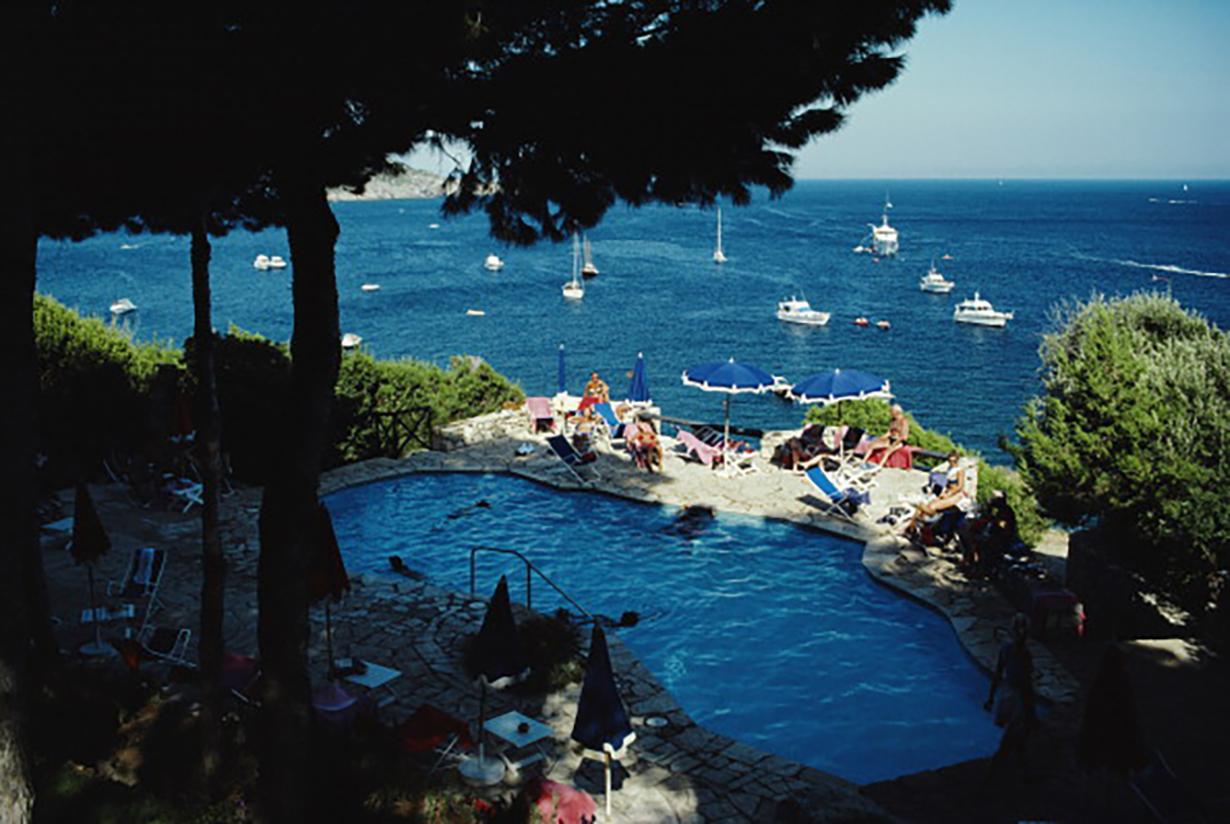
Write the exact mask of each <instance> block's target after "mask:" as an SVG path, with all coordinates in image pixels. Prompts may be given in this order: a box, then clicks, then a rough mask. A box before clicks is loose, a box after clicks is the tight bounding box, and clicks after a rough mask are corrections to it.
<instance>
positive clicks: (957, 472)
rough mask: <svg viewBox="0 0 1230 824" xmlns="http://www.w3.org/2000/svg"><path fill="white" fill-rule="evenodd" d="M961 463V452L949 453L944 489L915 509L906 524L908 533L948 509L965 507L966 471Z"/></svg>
mask: <svg viewBox="0 0 1230 824" xmlns="http://www.w3.org/2000/svg"><path fill="white" fill-rule="evenodd" d="M960 462H961V454H960V453H959V452H957V451H956V450H953V451H952V452H949V453H948V463H947V465H945V466H944V467H943V470H944V489H943V490H942V491H941V492H940V494H938V495H936V496H935V497H934V498H932V499H931V500H930V501H927V502H926V503H924V504H919V505H917V506H916V507H915V512H914V517H913V518H910V521H909V523H908V524H906V528H905V531H906V532H907V533H910V532H912V531H913V530H914V529H916V528H917V527H918V524H919V522H920V521H922V520H924V519H926V518H930V517H931V516H933V515H938V514H939V513H941V512H943V511H944V510H946V509H952V508H953V507H954V506H959V507H962V508H964V507H965V504H966V495H965V469H964V468H963V467H961V466H960Z"/></svg>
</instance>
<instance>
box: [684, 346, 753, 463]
mask: <svg viewBox="0 0 1230 824" xmlns="http://www.w3.org/2000/svg"><path fill="white" fill-rule="evenodd" d="M683 385H684V386H695V387H696V388H697V389H703V390H704V391H706V392H722V393H725V395H726V398H725V401H724V403H723V405H724V406H725V410H726V429H725V433H724V434H725V440H724V442H723V444H722V448H723V451H726V450H727V449H729V446H730V396H731V395H738V394H741V393H750V394H755V395H758V394H760V393H761V392H764V391H766V390H768V389H770V388H772V386H773V376H772V375H770V374H769V373H768V372H766V371H764V370H763V369H761V368H760V367H759V366H753V365H752V364H750V363H738V362H737V361H736V360H735V359H734V358H730V359H729V360H724V361H712V362H710V363H702V364H700V365H699V366H693V367H691V368H689V369H685V370H684V372H683ZM723 461H724V464H725V465H726V466H730V461H729V460H727V459H726V458H725V457H724V458H723Z"/></svg>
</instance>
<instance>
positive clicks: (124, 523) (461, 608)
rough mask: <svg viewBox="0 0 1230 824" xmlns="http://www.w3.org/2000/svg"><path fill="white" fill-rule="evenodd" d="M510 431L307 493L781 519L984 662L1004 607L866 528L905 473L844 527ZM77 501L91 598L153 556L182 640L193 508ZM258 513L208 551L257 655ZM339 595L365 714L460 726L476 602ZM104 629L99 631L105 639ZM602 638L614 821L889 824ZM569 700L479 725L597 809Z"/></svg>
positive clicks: (352, 474)
mask: <svg viewBox="0 0 1230 824" xmlns="http://www.w3.org/2000/svg"><path fill="white" fill-rule="evenodd" d="M525 424H526V421H525V417H524V415H523V414H522V413H513V412H506V413H497V414H495V415H491V416H485V417H484V418H479V419H473V420H470V421H465V422H461V423H459V424H455V425H453V426H451V427H448V428H446V429H445V430H443V431H442V432H440V433H439V434H438V437H437V446H438V447H439V448H438V449H436V450H433V451H428V452H420V453H416V454H414V455H412V456H410V457H408V458H406V459H404V460H387V459H378V460H372V461H366V462H363V463H360V464H353V465H350V466H346V467H342V468H339V469H337V470H334V471H332V472H329V473H326V474H325V476H324V477H323V478H322V484H321V487H322V489H321V492H322V494H328V493H329V492H332V491H336V490H338V489H341V488H344V487H347V486H351V485H355V484H360V483H367V482H372V481H376V480H380V479H384V478H390V477H396V476H399V475H405V474H408V473H414V472H460V471H468V472H507V473H510V474H515V475H518V476H521V477H526V478H530V479H532V480H535V481H538V482H541V483H546V484H550V485H551V486H553V487H556V488H559V489H561V490H577V491H580V490H586V491H588V492H590V493H593V492H598V493H607V494H615V495H621V496H624V497H628V498H634V499H638V500H643V501H652V502H658V503H663V504H673V505H685V504H704V505H708V506H711V507H713V508H715V509H718V510H721V511H726V512H740V513H747V514H754V515H762V516H765V517H771V518H779V519H784V520H790V521H794V522H797V523H800V524H804V525H807V526H811V527H816V528H820V529H824V530H827V531H830V532H834V533H837V534H840V535H843V536H845V537H849V538H854V539H857V540H863V541H865V542H866V545H867V548H866V552H865V555H864V564H865V566H866V568H867V569H868V571H869V572H870V573H871V574H872V575H873V576H875V577H876V578H877V579H879V580H881V581H882V582H884V583H885V584H887V585H888V586H891V587H894V588H896V589H898V590H901V591H902V592H904V593H906V594H908V595H909V596H911V597H914V598H917V599H919V600H922V601H923V602H925V603H927V604H930V605H931V606H933V607H934V608H936V609H938V610H939V611H941V612H942V613H944V614H945V615H947V616H948V617H949V619H950V621H951V622H952V625H953V628H954V630H955V631H956V633H957V635H958V637H959V638H960V639H961V641H962V643H963V644H964V645H965V646H966V648H967V649H968V650H969V651H970V653H971V654H972V655H973V657H974V659H975V660H976V661H978V662H979V663H980V664H982V665H983V666H984V667H985V666H989V665H990V664H991V663H993V660H994V654H995V651H996V650H997V648H998V644H999V642H998V641H997V640H996V637H995V631H996V628H998V627H1002V626H1004V625H1005V624H1006V623H1007V621H1008V620H1009V618H1010V616H1011V612H1012V610H1011V608H1010V607H1009V606H1008V605H1007V603H1006V602H1005V601H1004V600H1003V599H1002V598H1001V597H1000V596H999V595H998V593H996V592H995V591H994V590H993V589H991V588H989V587H986V586H983V585H981V584H972V583H971V582H969V581H966V580H964V579H963V578H962V577H961V576H960V575H959V573H958V572H957V571H956V570H955V568H954V567H953V565H952V564H950V563H949V562H947V561H945V560H943V559H941V558H933V557H930V556H927V555H925V554H923V553H920V552H918V551H917V550H913V549H910V548H909V547H908V544H906V543H905V542H904V541H902V540H900V539H898V538H895V537H893V536H891V535H889V534H887V529H888V528H887V527H884V526H882V525H879V524H877V523H876V521H877V520H878V518H879V517H880V515H882V514H883V513H884V511H886V510H887V508H888V507H889V506H890V505H891V504H892V503H894V502H895V501H897V500H898V498H899V496H900V495H902V494H906V493H908V492H914V491H916V490H917V488H918V487H919V486H921V483H922V480H923V476H922V473H918V472H907V471H902V470H884V471H883V472H882V473H881V475H880V478H879V479H878V484H877V487H876V491H875V494H874V495H873V501H874V504H873V505H872V506H870V507H865V508H864V511H863V513H862V514H861V515H860V518H859V520H858V521H857V523H856V524H854V525H850V524H845V523H842V522H838V521H834V520H832V519H827V518H824V517H822V516H820V515H819V514H818V511H817V509H816V508H815V507H814V506H813V505H812V504H811V503H809V500H811V499H812V492H813V491H812V490H810V487H809V484H808V483H807V482H806V481H805V480H804V479H803V478H802V477H801V476H798V475H795V474H793V473H789V472H783V471H781V470H779V469H777V468H775V467H770V466H769V465H768V463H767V461H765V460H763V458H762V459H761V460H760V461H759V465H760V471H759V472H757V473H755V474H753V475H749V476H744V477H733V478H724V477H720V476H719V475H718V473H715V472H714V471H712V470H710V469H708V468H706V467H704V466H702V465H700V464H698V463H693V462H690V461H686V460H684V459H682V458H680V457H678V456H676V455H668V457H667V460H666V466H665V471H664V472H663V473H661V474H652V473H646V472H642V471H640V470H637V469H636V468H635V466H634V465H633V464H632V463H631V461H630V460H629V459H628V458H627V456H626V454H621V452H620V450H614V449H611V448H610V447H609V446H605V447H604V446H601V445H600V446H599V451H600V453H601V454H600V458H599V460H598V462H597V463H596V464H595V468H596V469H597V471H598V472H599V473H600V478H599V479H597V480H594V481H587V482H578V481H577V480H576V478H574V477H572V475H571V473H569V472H568V471H567V470H566V468H565V467H564V466H563V465H562V464H561V463H560V462H559V461H558V460H557V459H556V458H555V457H554V456H553V455H552V454H551V453H550V452H549V450H547V448H546V447H545V446H543V443H544V441H543V440H542V439H541V438H540V437H535V436H531V435H529V433H528V431H527V429H526V425H525ZM522 443H532V444H534V445H535V447H536V449H535V451H534V453H533V454H532V455H529V456H518V455H517V454H516V451H517V447H518V446H519V445H520V444H522ZM664 444H665V445H666V446H667V447H668V448H669V447H671V446H673V441H672V440H671V439H669V438H664ZM93 492H94V494H95V501H96V504H97V506H98V509H99V512H100V516H101V517H102V520H103V523H104V524H105V525H106V527H107V528H108V530H109V532H110V534H111V536H112V540H113V544H114V546H113V549H112V551H111V552H110V553H109V554H108V555H107V556H105V557H104V558H103V559H102V560H101V561H100V562H99V565H98V572H97V576H98V581H99V585H98V586H99V589H100V591H101V589H102V587H103V586H104V585H103V584H102V583H101V582H102V581H105V580H107V579H108V578H110V579H112V580H118V579H119V578H120V577H121V576H122V575H123V572H124V568H125V566H126V565H127V562H128V559H129V558H130V557H131V553H132V551H133V550H134V549H136V548H138V547H141V546H146V545H153V546H161V547H165V548H166V549H167V550H168V554H169V558H170V560H169V563H168V568H167V574H166V577H165V578H164V581H163V600H164V602H165V603H166V609H165V612H164V614H162V616H161V617H160V623H162V624H164V625H167V626H186V627H192V628H195V626H196V622H197V610H198V604H199V586H200V580H201V579H200V574H201V573H200V544H199V519H198V518H197V517H196V514H195V513H193V514H191V515H183V514H179V513H176V512H168V511H160V510H146V509H141V508H139V507H137V506H135V505H134V504H133V503H132V502H131V501H130V500H128V498H127V496H126V494H125V493H124V491H123V490H122V489H121V488H120V487H118V486H117V485H110V486H103V487H94V488H93ZM70 495H71V493H66V497H65V498H64V503H65V512H66V514H67V513H68V512H71V499H70V497H69V496H70ZM259 504H260V493H259V490H255V489H248V490H240V491H238V492H236V493H235V494H233V495H231V496H228V497H227V498H226V499H224V501H223V545H224V547H225V549H226V552H227V556H228V561H229V576H228V580H227V593H226V635H227V647H228V649H232V650H236V651H241V652H248V653H253V654H254V653H255V652H256V649H257V643H256V616H257V599H256V562H257V554H258V540H257V515H258V512H259ZM62 546H63V536H55V535H52V536H49V537H48V539H47V540H46V542H45V547H46V552H45V553H44V556H45V564H46V568H47V574H48V579H49V588H50V591H51V596H52V603H53V611H54V612H55V614H56V615H57V616H59V618H60V620H61V624H60V630H59V632H60V638H61V644H62V646H64V647H65V648H75V647H76V645H78V644H80V643H81V642H82V641H85V640H87V639H88V638H89V637H90V635H91V632H90V630H89V629H88V628H85V627H82V626H80V624H79V623H78V620H77V617H76V615H75V612H76V611H77V610H79V608H80V606H82V605H84V604H85V603H86V592H85V575H84V573H83V572H82V571H81V570H79V569H74V568H73V564H72V561H71V559H70V558H69V557H68V555H67V553H65V552H63V551H62ZM352 585H353V589H352V591H351V593H350V595H348V596H347V598H346V600H345V601H344V602H343V603H342V604H341V605H340V606H338V607H336V608H335V610H334V611H335V614H334V616H333V626H334V646H335V651H336V653H337V654H338V655H339V656H341V655H345V654H347V653H353V654H354V655H356V656H360V657H362V658H364V659H365V660H370V661H374V662H377V663H380V664H384V665H386V666H391V667H394V668H396V669H398V670H400V671H401V672H402V673H403V675H402V677H401V678H399V679H398V680H396V681H394V682H393V683H392V684H391V685H390V689H391V692H392V693H393V695H395V696H396V701H395V702H394V703H393V704H392V705H391V706H389V707H386V708H385V709H384V710H382V712H384V713H385V714H386V716H387V717H388V718H389V720H391V721H396V720H397V719H399V718H401V717H404V716H405V715H408V714H409V713H410V712H412V711H413V710H414V709H415V708H416V707H417V706H419V705H420V704H422V703H431V704H435V705H436V706H439V707H441V708H444V709H446V710H448V711H449V712H452V713H454V714H456V715H458V716H459V717H463V718H473V717H474V716H475V715H476V714H477V712H478V694H477V692H476V690H475V688H474V686H473V685H472V684H471V683H470V682H469V681H468V679H467V678H466V677H465V676H464V674H463V672H462V666H461V655H460V650H461V642H462V640H463V639H464V637H465V636H467V635H469V634H472V633H474V632H476V631H477V629H478V625H479V624H480V623H481V620H482V615H483V610H484V609H485V601H483V600H480V599H474V598H470V597H469V596H466V595H463V594H460V593H456V592H452V591H448V590H444V589H442V588H439V587H436V586H434V585H432V584H431V583H430V582H428V581H426V580H423V579H422V578H421V576H417V575H413V574H412V575H409V576H405V575H395V574H393V573H391V572H390V573H389V574H387V575H373V574H364V575H362V576H357V577H355V578H354V579H353V580H352ZM518 609H520V607H518ZM313 618H314V621H313V631H314V635H313V639H312V648H311V649H310V655H311V660H312V661H313V662H314V666H315V672H314V673H313V675H314V678H315V679H316V680H317V681H319V680H320V679H321V678H323V674H324V672H323V666H324V661H325V659H326V657H327V656H326V653H325V651H324V638H323V633H324V621H323V610H322V609H320V608H317V609H316V610H314V613H313ZM108 631H109V632H112V633H115V632H117V631H118V628H116V627H109V628H108ZM608 639H609V642H610V647H611V656H612V663H613V666H614V670H615V672H616V674H617V677H618V679H619V683H620V687H621V693H622V695H623V697H624V700H625V702H626V704H627V706H628V710H629V712H630V714H631V715H632V719H633V725H634V728H635V729H636V732H637V740H636V742H635V743H634V744H633V745H632V746H631V747H629V751H628V754H627V756H626V757H625V758H624V759H623V761H622V766H623V767H624V769H625V770H626V771H627V777H626V779H625V781H624V784H623V788H622V789H620V790H619V791H617V792H615V793H614V794H613V810H614V812H615V818H616V819H617V820H620V821H627V822H670V821H689V822H691V821H696V822H701V821H714V822H724V821H774V820H779V818H780V816H781V815H782V814H783V810H784V808H783V806H782V805H783V803H785V804H796V803H797V804H798V805H799V806H800V807H801V808H802V809H805V810H807V811H808V814H809V815H811V816H812V817H813V819H814V820H818V821H855V820H857V821H875V820H889V817H888V816H887V815H886V814H885V813H884V812H883V811H882V810H880V809H879V808H878V807H876V806H875V805H874V804H873V803H872V802H871V801H869V800H868V799H867V798H865V797H864V796H863V795H861V794H860V793H859V790H858V787H857V786H855V785H854V784H851V783H850V782H847V781H845V780H843V779H840V778H838V777H835V776H832V775H828V774H825V773H822V772H820V771H818V770H814V769H811V768H809V767H806V766H803V765H800V764H797V763H794V762H791V761H788V760H786V759H783V758H780V757H778V756H774V755H771V754H768V753H765V752H762V751H759V750H756V749H754V748H752V747H750V746H747V745H744V744H741V743H739V742H736V741H733V740H731V739H729V738H726V737H724V736H721V735H718V734H716V733H713V732H711V731H708V730H706V729H705V728H703V727H702V726H700V725H698V724H696V723H695V722H694V721H693V720H692V719H691V718H689V717H688V715H687V714H686V713H685V712H684V711H683V710H682V709H681V708H680V707H679V705H678V703H677V702H676V701H675V699H674V698H673V697H672V696H671V695H670V694H669V692H667V691H666V690H665V689H664V688H663V687H662V685H661V684H660V683H659V682H658V681H657V679H656V678H655V677H654V676H653V674H652V673H650V672H649V671H648V670H647V669H646V668H645V667H644V666H643V665H642V664H641V663H640V662H639V661H638V660H637V659H636V658H635V657H634V656H633V655H632V654H631V653H630V652H629V651H628V649H627V648H626V647H625V646H624V645H623V644H622V643H621V642H620V641H619V639H618V637H617V635H616V634H615V633H611V634H609V636H608ZM1035 661H1036V662H1037V664H1038V669H1039V672H1040V681H1041V683H1040V689H1041V691H1042V693H1043V694H1044V695H1045V696H1046V697H1048V698H1050V699H1051V700H1055V701H1068V700H1071V699H1072V698H1073V697H1074V696H1075V691H1076V686H1075V684H1074V682H1073V681H1072V678H1071V676H1069V675H1067V673H1066V672H1064V670H1063V668H1062V666H1060V665H1059V663H1058V662H1057V661H1055V660H1054V659H1053V658H1052V657H1051V656H1049V654H1048V653H1047V652H1046V650H1045V648H1042V647H1038V648H1037V649H1035ZM578 693H579V685H573V686H571V687H569V688H567V689H565V690H562V691H560V692H558V693H555V694H552V695H549V696H546V697H545V698H541V699H538V700H529V699H526V698H520V697H516V696H512V695H508V694H505V693H492V694H489V696H488V715H489V716H494V715H496V714H499V713H501V712H504V711H506V710H508V709H513V708H516V709H519V710H520V711H522V712H524V713H525V714H527V715H530V716H532V717H536V718H540V719H542V720H543V721H545V722H546V723H547V724H548V725H549V726H550V727H551V728H552V729H553V730H554V737H553V740H552V741H551V742H550V746H549V748H548V750H549V753H550V759H549V761H548V764H549V769H548V771H547V774H548V775H549V777H551V778H554V779H555V780H558V781H562V782H565V783H575V784H576V785H577V786H581V787H582V788H584V789H587V790H589V791H590V792H591V793H592V794H593V795H594V796H595V797H596V798H599V800H600V796H601V793H602V787H601V770H600V769H598V770H592V769H590V768H592V767H594V766H595V764H593V763H591V762H586V767H585V768H582V757H583V754H582V753H580V752H578V751H576V750H575V749H574V746H573V745H572V744H571V743H570V741H569V739H568V735H569V733H570V731H571V727H572V720H573V712H574V711H575V706H576V700H577V696H578ZM651 717H652V718H654V720H655V721H656V720H657V719H665V721H666V724H665V726H661V727H653V726H649V725H647V724H646V719H647V718H651ZM589 755H590V756H591V757H593V756H594V754H592V753H591V754H589Z"/></svg>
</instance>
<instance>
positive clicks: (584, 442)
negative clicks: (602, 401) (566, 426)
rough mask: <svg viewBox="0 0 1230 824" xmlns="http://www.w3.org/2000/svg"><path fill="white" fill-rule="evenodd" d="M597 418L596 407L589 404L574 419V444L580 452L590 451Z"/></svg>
mask: <svg viewBox="0 0 1230 824" xmlns="http://www.w3.org/2000/svg"><path fill="white" fill-rule="evenodd" d="M596 424H597V418H596V417H595V416H594V408H593V407H592V406H587V407H585V408H584V409H582V410H581V411H580V412H579V413H577V415H576V416H575V417H574V418H573V419H572V446H573V448H574V449H576V451H578V452H588V451H589V443H590V440H591V439H592V438H593V434H594V426H595V425H596Z"/></svg>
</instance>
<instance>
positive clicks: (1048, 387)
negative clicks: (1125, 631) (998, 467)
mask: <svg viewBox="0 0 1230 824" xmlns="http://www.w3.org/2000/svg"><path fill="white" fill-rule="evenodd" d="M1055 321H1056V331H1054V332H1052V333H1050V334H1048V335H1046V336H1045V337H1044V338H1043V342H1042V346H1041V350H1040V354H1041V357H1042V365H1043V377H1042V385H1043V394H1042V396H1041V397H1038V398H1035V399H1034V400H1032V401H1031V402H1030V403H1029V404H1028V405H1027V407H1026V409H1025V412H1024V415H1023V416H1022V418H1021V420H1020V421H1019V423H1018V425H1017V435H1018V437H1019V439H1020V443H1019V445H1017V446H1015V447H1013V452H1014V455H1015V457H1016V459H1017V464H1018V466H1019V467H1020V469H1021V472H1022V475H1023V476H1024V478H1025V479H1026V481H1027V482H1028V484H1029V485H1030V487H1031V488H1032V489H1034V490H1035V492H1036V493H1037V495H1038V499H1039V501H1040V502H1041V503H1042V505H1043V506H1044V507H1045V509H1046V511H1047V512H1048V513H1049V514H1051V515H1053V516H1054V517H1056V518H1059V519H1060V520H1063V521H1066V522H1069V523H1073V524H1083V525H1096V526H1098V527H1099V528H1101V529H1102V530H1104V531H1105V532H1106V533H1108V535H1109V536H1110V538H1111V541H1110V542H1109V543H1112V544H1113V545H1114V546H1116V547H1117V548H1118V551H1119V553H1120V556H1121V558H1122V559H1123V560H1124V561H1126V562H1128V563H1130V564H1131V565H1133V566H1135V567H1136V568H1137V569H1138V570H1140V571H1141V572H1143V573H1145V574H1146V575H1149V576H1150V577H1151V578H1153V579H1154V580H1155V581H1157V582H1159V583H1162V584H1163V585H1165V586H1168V587H1170V588H1171V589H1172V590H1173V591H1174V592H1175V594H1176V595H1178V596H1179V597H1180V598H1181V599H1182V600H1184V601H1185V602H1186V604H1187V605H1188V606H1189V607H1192V608H1196V609H1201V608H1203V606H1204V604H1205V603H1206V602H1207V600H1208V599H1209V597H1210V596H1211V595H1212V594H1213V593H1210V592H1209V591H1208V587H1209V585H1210V582H1212V581H1214V580H1216V571H1217V570H1218V569H1224V568H1225V567H1226V566H1227V565H1228V564H1230V537H1228V536H1230V509H1228V508H1227V507H1226V505H1225V497H1226V490H1227V489H1228V488H1230V338H1228V337H1227V335H1226V334H1225V333H1224V332H1222V331H1220V330H1219V329H1217V328H1216V327H1214V326H1212V325H1210V324H1209V323H1208V322H1207V321H1206V320H1205V319H1204V318H1202V317H1200V316H1199V315H1197V314H1195V313H1193V312H1189V311H1185V310H1184V309H1183V308H1182V307H1181V306H1180V305H1179V304H1178V303H1177V302H1176V301H1174V300H1173V299H1171V298H1169V297H1164V296H1161V295H1157V294H1147V293H1142V294H1135V295H1131V296H1129V297H1126V298H1119V299H1113V300H1107V299H1106V298H1103V297H1101V296H1094V297H1093V298H1091V299H1090V300H1089V301H1086V302H1079V303H1074V304H1071V305H1067V306H1062V307H1060V308H1059V309H1058V310H1057V311H1056V317H1055Z"/></svg>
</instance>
